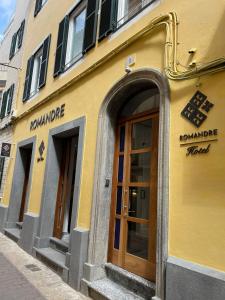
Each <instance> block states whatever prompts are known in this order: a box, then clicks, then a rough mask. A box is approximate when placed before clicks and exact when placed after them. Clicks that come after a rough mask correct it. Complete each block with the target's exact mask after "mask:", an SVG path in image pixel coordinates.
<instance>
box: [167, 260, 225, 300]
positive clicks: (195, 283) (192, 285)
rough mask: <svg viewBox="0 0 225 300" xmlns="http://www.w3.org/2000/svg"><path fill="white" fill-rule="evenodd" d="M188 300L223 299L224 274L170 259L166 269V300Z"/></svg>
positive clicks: (224, 289)
mask: <svg viewBox="0 0 225 300" xmlns="http://www.w3.org/2000/svg"><path fill="white" fill-rule="evenodd" d="M190 299H191V300H223V299H225V273H223V272H220V271H217V270H214V269H210V268H206V267H204V266H201V265H197V264H194V263H191V262H188V261H185V260H182V259H178V258H175V257H170V258H169V259H168V262H167V268H166V300H190Z"/></svg>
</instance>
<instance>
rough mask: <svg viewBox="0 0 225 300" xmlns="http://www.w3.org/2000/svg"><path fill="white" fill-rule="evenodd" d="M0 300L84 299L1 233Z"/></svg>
mask: <svg viewBox="0 0 225 300" xmlns="http://www.w3.org/2000/svg"><path fill="white" fill-rule="evenodd" d="M0 270H1V272H0V299H1V300H14V299H16V300H31V299H32V300H45V299H49V300H69V299H73V300H78V299H79V300H85V299H88V298H87V297H85V296H83V295H81V294H80V293H78V292H76V291H75V290H73V289H72V288H70V287H69V286H68V285H67V284H65V283H64V282H63V281H62V279H61V278H60V277H59V276H58V275H57V274H56V273H54V272H53V271H52V270H50V269H49V268H47V267H46V266H45V265H44V264H42V263H41V262H40V261H38V260H37V259H35V258H33V257H32V256H30V255H29V254H27V253H26V252H24V251H23V250H22V249H21V248H19V247H18V245H17V244H16V243H14V242H13V241H11V240H10V239H8V238H7V237H6V236H4V235H3V234H1V233H0Z"/></svg>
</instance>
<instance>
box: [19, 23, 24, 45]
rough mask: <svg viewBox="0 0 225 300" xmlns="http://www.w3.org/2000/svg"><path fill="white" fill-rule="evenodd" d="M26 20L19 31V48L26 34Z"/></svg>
mask: <svg viewBox="0 0 225 300" xmlns="http://www.w3.org/2000/svg"><path fill="white" fill-rule="evenodd" d="M24 27H25V20H23V22H22V23H21V25H20V29H19V33H18V49H20V48H21V46H22V43H23V34H24Z"/></svg>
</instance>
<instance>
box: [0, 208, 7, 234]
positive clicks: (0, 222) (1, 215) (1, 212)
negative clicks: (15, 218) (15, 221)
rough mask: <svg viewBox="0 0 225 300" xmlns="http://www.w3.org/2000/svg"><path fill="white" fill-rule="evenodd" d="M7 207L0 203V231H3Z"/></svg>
mask: <svg viewBox="0 0 225 300" xmlns="http://www.w3.org/2000/svg"><path fill="white" fill-rule="evenodd" d="M7 213H8V207H7V206H5V205H3V204H0V232H3V229H4V227H5V222H6V220H7Z"/></svg>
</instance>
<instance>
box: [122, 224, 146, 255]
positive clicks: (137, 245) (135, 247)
mask: <svg viewBox="0 0 225 300" xmlns="http://www.w3.org/2000/svg"><path fill="white" fill-rule="evenodd" d="M148 230H149V227H148V225H147V224H138V223H134V222H130V221H129V222H128V238H127V252H128V253H130V254H133V255H135V256H138V257H141V258H144V259H148Z"/></svg>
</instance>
